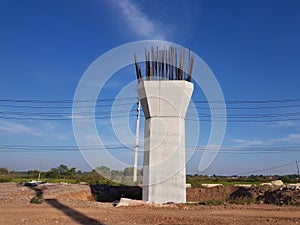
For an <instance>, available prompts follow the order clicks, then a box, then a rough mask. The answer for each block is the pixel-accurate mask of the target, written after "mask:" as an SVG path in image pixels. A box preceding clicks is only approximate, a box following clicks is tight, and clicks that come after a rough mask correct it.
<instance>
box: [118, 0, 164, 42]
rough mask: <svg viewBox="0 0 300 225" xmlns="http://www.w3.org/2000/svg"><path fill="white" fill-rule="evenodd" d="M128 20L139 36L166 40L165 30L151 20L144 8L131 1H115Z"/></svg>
mask: <svg viewBox="0 0 300 225" xmlns="http://www.w3.org/2000/svg"><path fill="white" fill-rule="evenodd" d="M114 2H115V3H116V5H117V6H118V8H119V9H120V10H121V13H122V14H123V15H124V17H125V18H126V21H127V23H128V26H129V27H130V28H131V29H132V30H133V31H134V32H135V33H136V34H138V35H139V36H141V37H143V38H148V39H161V40H164V39H166V34H165V31H164V29H163V28H162V27H161V26H160V25H159V24H158V23H155V22H154V21H153V20H151V19H150V18H149V17H148V16H147V15H146V14H145V12H143V10H142V8H141V7H140V6H139V5H138V4H136V3H134V2H133V1H131V0H116V1H114Z"/></svg>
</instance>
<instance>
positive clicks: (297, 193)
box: [187, 186, 300, 205]
mask: <svg viewBox="0 0 300 225" xmlns="http://www.w3.org/2000/svg"><path fill="white" fill-rule="evenodd" d="M212 200H220V201H228V202H231V203H265V204H276V205H282V204H285V205H300V190H299V189H298V190H297V189H289V188H275V187H263V186H260V187H250V188H246V187H235V186H217V187H212V188H189V189H187V201H189V202H204V201H212Z"/></svg>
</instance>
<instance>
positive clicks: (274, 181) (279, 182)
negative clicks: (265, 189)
mask: <svg viewBox="0 0 300 225" xmlns="http://www.w3.org/2000/svg"><path fill="white" fill-rule="evenodd" d="M271 183H272V185H273V186H278V187H282V186H284V183H283V182H282V180H273V181H271Z"/></svg>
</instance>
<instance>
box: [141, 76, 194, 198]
mask: <svg viewBox="0 0 300 225" xmlns="http://www.w3.org/2000/svg"><path fill="white" fill-rule="evenodd" d="M193 89H194V86H193V84H192V83H191V82H187V81H184V80H161V81H158V80H156V81H153V80H152V81H143V82H140V83H139V84H138V86H137V91H138V95H139V99H140V101H141V104H142V107H143V111H144V115H145V118H146V121H145V137H144V138H145V140H144V167H143V200H146V201H152V202H155V203H165V202H176V203H182V202H186V188H185V184H186V172H185V120H184V118H185V114H186V111H187V108H188V105H189V102H190V99H191V96H192V93H193Z"/></svg>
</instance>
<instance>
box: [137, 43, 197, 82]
mask: <svg viewBox="0 0 300 225" xmlns="http://www.w3.org/2000/svg"><path fill="white" fill-rule="evenodd" d="M185 53H186V51H185V48H182V49H180V50H179V51H178V50H177V48H174V47H173V46H170V47H169V49H166V48H165V47H164V49H163V50H159V49H158V47H156V49H155V48H154V47H151V50H150V51H147V49H145V77H146V80H186V81H189V82H191V80H192V72H193V66H194V61H195V58H194V56H193V55H192V56H191V53H190V50H189V55H188V58H187V59H186V54H185ZM134 60H135V69H136V77H137V79H138V80H139V81H141V80H143V76H142V72H141V68H140V66H139V64H138V60H137V57H136V54H134ZM186 61H188V63H187V68H186V65H185V63H186Z"/></svg>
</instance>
